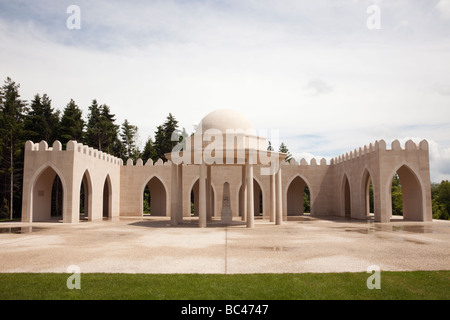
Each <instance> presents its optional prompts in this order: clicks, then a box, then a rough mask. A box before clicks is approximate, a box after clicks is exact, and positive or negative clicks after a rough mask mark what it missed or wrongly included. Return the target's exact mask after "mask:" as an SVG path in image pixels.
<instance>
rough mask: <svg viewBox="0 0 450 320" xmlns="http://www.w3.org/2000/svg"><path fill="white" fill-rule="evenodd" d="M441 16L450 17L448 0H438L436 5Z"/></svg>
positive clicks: (449, 0)
mask: <svg viewBox="0 0 450 320" xmlns="http://www.w3.org/2000/svg"><path fill="white" fill-rule="evenodd" d="M436 8H437V9H438V10H439V12H440V14H441V16H442V17H444V18H445V19H450V0H440V1H439V2H438V4H437V5H436Z"/></svg>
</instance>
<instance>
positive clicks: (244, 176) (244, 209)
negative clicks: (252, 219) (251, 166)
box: [241, 165, 247, 221]
mask: <svg viewBox="0 0 450 320" xmlns="http://www.w3.org/2000/svg"><path fill="white" fill-rule="evenodd" d="M246 171H247V166H246V165H244V166H242V190H241V192H242V203H241V208H242V211H241V218H242V221H246V219H247V174H246Z"/></svg>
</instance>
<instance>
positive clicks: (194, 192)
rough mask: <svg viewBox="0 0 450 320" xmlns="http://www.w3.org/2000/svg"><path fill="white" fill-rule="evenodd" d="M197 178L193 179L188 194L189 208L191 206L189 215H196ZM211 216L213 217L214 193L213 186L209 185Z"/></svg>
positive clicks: (197, 202)
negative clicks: (189, 193)
mask: <svg viewBox="0 0 450 320" xmlns="http://www.w3.org/2000/svg"><path fill="white" fill-rule="evenodd" d="M199 188H200V186H199V179H197V181H195V183H194V185H193V186H192V189H191V195H190V208H191V216H195V217H198V204H199V196H200V195H199ZM210 194H211V202H210V204H211V217H214V215H215V210H214V208H215V206H214V204H215V200H214V199H215V194H214V188H213V187H212V186H211V193H210Z"/></svg>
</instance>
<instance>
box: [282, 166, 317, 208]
mask: <svg viewBox="0 0 450 320" xmlns="http://www.w3.org/2000/svg"><path fill="white" fill-rule="evenodd" d="M306 188H308V189H306ZM285 194H286V211H287V215H288V216H298V215H302V214H304V208H305V203H304V199H305V196H306V199H307V200H308V201H310V199H311V188H310V186H309V184H308V183H307V181H306V180H305V178H303V177H302V176H301V175H300V174H297V175H295V176H294V177H292V178H291V179H290V180H289V182H288V183H287V184H286V191H285ZM308 197H309V198H308ZM310 211H311V210H310Z"/></svg>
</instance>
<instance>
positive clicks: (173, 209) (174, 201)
mask: <svg viewBox="0 0 450 320" xmlns="http://www.w3.org/2000/svg"><path fill="white" fill-rule="evenodd" d="M171 173H172V180H171V189H172V190H171V191H172V192H171V201H170V202H171V203H170V223H171V224H172V225H173V226H176V225H177V211H178V165H176V164H174V163H172V172H171Z"/></svg>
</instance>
